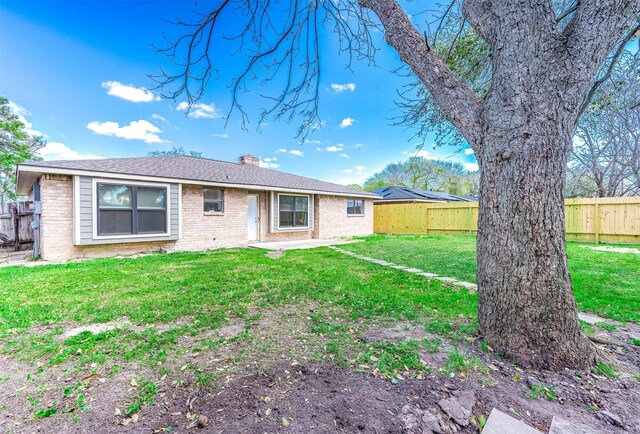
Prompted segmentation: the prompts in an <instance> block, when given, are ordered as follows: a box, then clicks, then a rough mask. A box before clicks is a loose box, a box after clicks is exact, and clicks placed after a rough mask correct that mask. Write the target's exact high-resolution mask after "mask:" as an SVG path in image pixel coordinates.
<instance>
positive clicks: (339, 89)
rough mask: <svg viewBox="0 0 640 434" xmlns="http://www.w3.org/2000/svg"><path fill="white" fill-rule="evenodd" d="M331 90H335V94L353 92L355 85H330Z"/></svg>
mask: <svg viewBox="0 0 640 434" xmlns="http://www.w3.org/2000/svg"><path fill="white" fill-rule="evenodd" d="M331 89H333V90H335V91H336V92H337V93H340V92H344V91H345V90H349V91H351V92H353V91H354V90H356V84H355V83H345V84H337V83H332V84H331Z"/></svg>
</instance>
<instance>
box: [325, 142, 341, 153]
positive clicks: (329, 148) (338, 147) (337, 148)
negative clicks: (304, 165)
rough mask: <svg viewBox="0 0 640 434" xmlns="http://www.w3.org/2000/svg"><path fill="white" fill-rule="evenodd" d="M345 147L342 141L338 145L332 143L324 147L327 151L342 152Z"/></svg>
mask: <svg viewBox="0 0 640 434" xmlns="http://www.w3.org/2000/svg"><path fill="white" fill-rule="evenodd" d="M343 149H344V145H343V144H342V143H338V144H337V145H331V146H327V147H326V148H324V150H325V151H327V152H340V151H342V150H343Z"/></svg>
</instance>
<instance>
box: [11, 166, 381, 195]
mask: <svg viewBox="0 0 640 434" xmlns="http://www.w3.org/2000/svg"><path fill="white" fill-rule="evenodd" d="M88 172H95V175H94V176H98V174H101V175H102V176H110V175H125V176H126V175H129V176H144V177H152V178H164V179H174V180H176V182H181V183H189V182H191V183H194V184H198V183H199V182H203V183H215V184H221V185H225V184H228V185H230V186H246V187H247V188H256V189H267V190H276V189H278V188H282V189H287V190H295V191H300V192H321V193H328V194H336V195H341V196H358V197H372V198H376V197H377V195H376V194H375V193H370V192H366V191H361V190H356V189H353V188H350V187H346V186H344V185H338V184H333V183H331V182H325V181H320V180H318V179H313V178H307V177H304V176H298V175H293V174H291V173H285V172H280V171H277V170H271V169H265V168H262V167H258V166H255V165H252V164H240V163H230V162H228V161H219V160H210V159H207V158H200V157H191V156H184V155H179V156H163V157H134V158H105V159H100V160H67V161H38V162H33V163H26V164H20V165H18V188H19V190H22V193H21V192H20V191H19V193H21V194H24V190H25V189H27V191H28V189H29V188H30V187H31V185H27V184H28V179H27V178H29V177H28V176H27V175H28V174H33V173H36V174H37V173H62V174H72V175H73V174H79V175H81V174H87V175H91V174H90V173H88ZM21 178H22V182H21Z"/></svg>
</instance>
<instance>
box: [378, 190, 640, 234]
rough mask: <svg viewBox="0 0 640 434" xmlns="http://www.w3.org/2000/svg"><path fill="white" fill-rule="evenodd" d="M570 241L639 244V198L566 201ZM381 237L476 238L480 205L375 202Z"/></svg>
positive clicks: (472, 203) (566, 223) (566, 225)
mask: <svg viewBox="0 0 640 434" xmlns="http://www.w3.org/2000/svg"><path fill="white" fill-rule="evenodd" d="M564 210H565V229H566V233H567V240H569V241H586V242H593V243H640V197H603V198H595V199H567V200H566V201H565V205H564ZM373 222H374V232H375V233H378V234H430V235H436V234H443V235H475V234H476V232H477V230H478V202H438V203H431V202H414V203H384V202H381V203H376V204H375V206H374V208H373Z"/></svg>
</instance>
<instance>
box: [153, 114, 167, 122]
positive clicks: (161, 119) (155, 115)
mask: <svg viewBox="0 0 640 434" xmlns="http://www.w3.org/2000/svg"><path fill="white" fill-rule="evenodd" d="M151 119H156V120H158V121H162V122H168V121H167V118H165V117H164V116H160V115H157V114H155V113H154V114H152V115H151Z"/></svg>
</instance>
